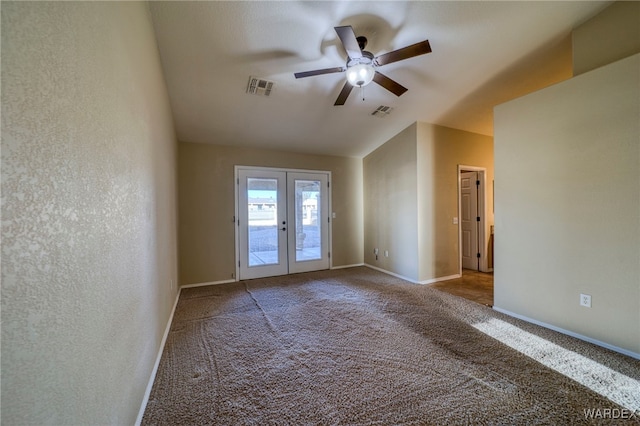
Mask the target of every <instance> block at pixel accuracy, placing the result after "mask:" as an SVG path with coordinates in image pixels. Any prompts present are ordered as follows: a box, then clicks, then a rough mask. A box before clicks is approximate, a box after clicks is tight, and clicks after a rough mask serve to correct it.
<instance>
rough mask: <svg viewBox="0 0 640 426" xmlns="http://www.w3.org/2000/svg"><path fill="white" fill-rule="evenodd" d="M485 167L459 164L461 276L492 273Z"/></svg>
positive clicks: (459, 249) (459, 250)
mask: <svg viewBox="0 0 640 426" xmlns="http://www.w3.org/2000/svg"><path fill="white" fill-rule="evenodd" d="M486 175H487V170H486V168H484V167H476V166H466V165H458V217H459V220H458V252H459V266H460V271H459V272H460V275H461V276H462V273H463V269H464V270H468V271H480V272H491V271H492V270H493V268H492V267H490V264H489V255H490V253H489V250H488V244H487V243H488V237H487V236H488V234H489V232H487V231H488V229H487V202H486ZM491 266H493V265H491Z"/></svg>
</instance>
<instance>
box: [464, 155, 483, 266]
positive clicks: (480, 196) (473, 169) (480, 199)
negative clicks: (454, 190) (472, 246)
mask: <svg viewBox="0 0 640 426" xmlns="http://www.w3.org/2000/svg"><path fill="white" fill-rule="evenodd" d="M463 171H467V172H478V180H480V186H479V187H478V211H480V212H481V214H480V229H479V230H478V245H479V248H480V249H479V252H480V265H479V267H480V271H481V272H490V270H489V267H488V257H487V238H486V236H487V191H486V183H487V182H486V180H487V168H486V167H478V166H467V165H464V164H458V200H457V202H458V268H459V269H458V270H459V273H460V275H462V221H461V220H460V217H461V215H462V206H461V205H460V197H461V195H462V188H461V182H460V181H461V179H460V173H461V172H463Z"/></svg>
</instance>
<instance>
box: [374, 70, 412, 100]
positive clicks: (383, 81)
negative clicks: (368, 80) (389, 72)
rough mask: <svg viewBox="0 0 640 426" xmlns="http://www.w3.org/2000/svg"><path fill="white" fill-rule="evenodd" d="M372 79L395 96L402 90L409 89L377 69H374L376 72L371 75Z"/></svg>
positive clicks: (401, 92) (400, 93) (402, 91)
mask: <svg viewBox="0 0 640 426" xmlns="http://www.w3.org/2000/svg"><path fill="white" fill-rule="evenodd" d="M373 81H375V82H376V83H378V84H379V85H380V86H382V87H384V88H385V89H387V90H388V91H390V92H391V93H393V94H394V95H396V96H400V95H402V94H403V93H404V92H406V91H407V90H409V89H407V88H406V87H404V86H403V85H401V84H400V83H398V82H396V81H394V80H391V79H390V78H389V77H387V76H386V75H384V74H382V73H379V72H378V71H376V73H375V74H374V75H373Z"/></svg>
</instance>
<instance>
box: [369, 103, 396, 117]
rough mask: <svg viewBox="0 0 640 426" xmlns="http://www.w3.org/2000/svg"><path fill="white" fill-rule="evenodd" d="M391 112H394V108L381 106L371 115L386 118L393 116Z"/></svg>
mask: <svg viewBox="0 0 640 426" xmlns="http://www.w3.org/2000/svg"><path fill="white" fill-rule="evenodd" d="M391 111H393V108H391V107H388V106H384V105H380V106H379V107H378V108H377V109H376V110H375V111H373V112H372V113H371V115H373V116H376V117H378V118H385V117H386V116H387V115H389V114H391Z"/></svg>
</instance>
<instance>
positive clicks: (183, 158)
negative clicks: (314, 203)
mask: <svg viewBox="0 0 640 426" xmlns="http://www.w3.org/2000/svg"><path fill="white" fill-rule="evenodd" d="M178 145H179V148H178V150H179V155H178V157H179V166H178V169H179V178H178V182H179V194H180V197H179V198H180V200H179V205H180V213H179V217H180V219H179V220H180V225H179V226H180V284H181V285H186V284H195V283H205V282H213V281H223V280H230V279H232V274H233V273H235V270H236V269H235V251H234V246H235V236H234V235H235V234H234V232H235V227H234V222H233V216H234V214H235V210H234V203H235V199H234V191H235V184H234V181H233V179H234V166H235V165H242V166H260V167H280V168H292V169H306V170H324V171H330V172H331V180H332V185H331V209H332V211H334V212H335V213H336V218H335V219H333V223H332V246H331V263H332V265H333V266H343V265H353V264H361V263H362V161H361V160H360V159H357V158H349V157H333V156H327V155H309V154H299V153H292V152H281V151H271V150H265V149H255V148H237V147H231V146H221V145H209V144H195V143H183V142H181V143H179V144H178Z"/></svg>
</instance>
